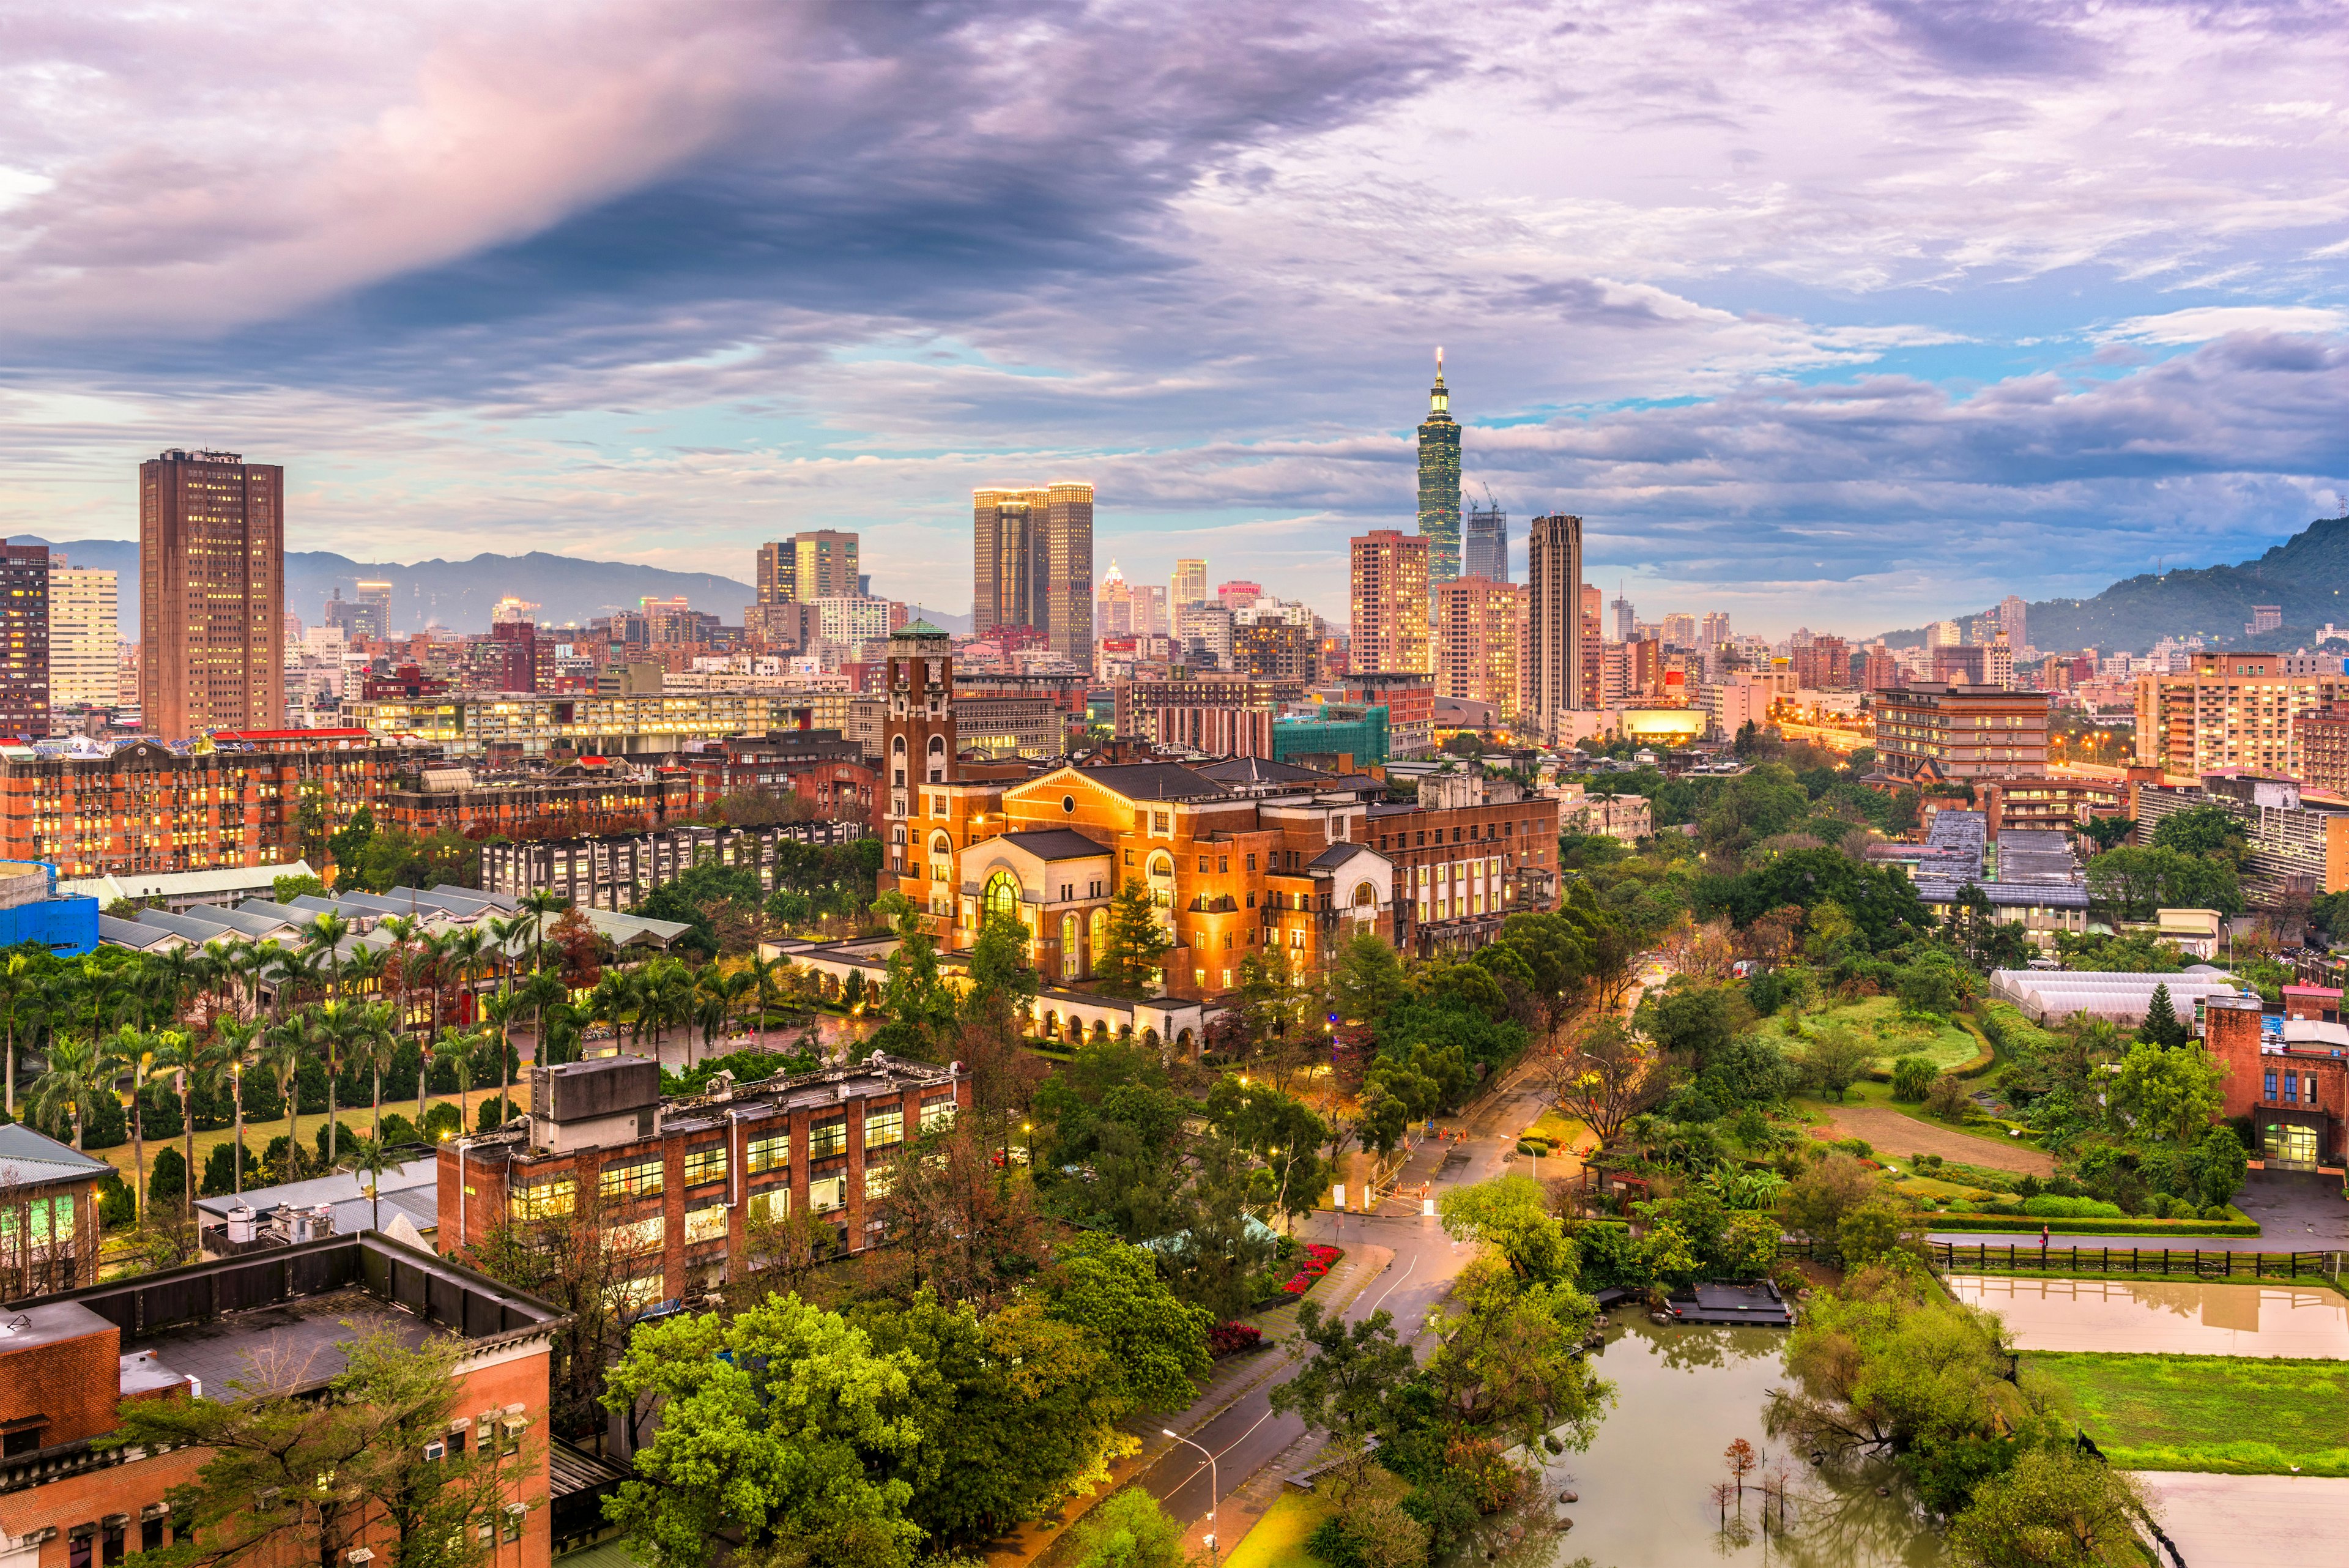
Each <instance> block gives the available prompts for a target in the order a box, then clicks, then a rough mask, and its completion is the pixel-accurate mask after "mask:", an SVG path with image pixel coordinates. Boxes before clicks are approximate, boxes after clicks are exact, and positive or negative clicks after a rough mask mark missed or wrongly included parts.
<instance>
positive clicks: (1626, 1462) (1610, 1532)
mask: <svg viewBox="0 0 2349 1568" xmlns="http://www.w3.org/2000/svg"><path fill="white" fill-rule="evenodd" d="M1784 1348H1785V1333H1784V1331H1781V1330H1772V1329H1761V1328H1709V1327H1696V1326H1686V1327H1683V1326H1677V1325H1672V1326H1667V1325H1661V1324H1650V1323H1647V1322H1644V1321H1640V1322H1632V1323H1626V1324H1618V1325H1617V1326H1616V1327H1614V1328H1611V1329H1609V1331H1608V1335H1607V1348H1606V1349H1605V1351H1604V1352H1602V1353H1601V1355H1600V1363H1599V1373H1600V1375H1601V1376H1605V1377H1606V1378H1608V1379H1609V1381H1611V1382H1613V1383H1614V1384H1615V1385H1616V1386H1617V1388H1618V1390H1619V1400H1618V1403H1617V1404H1616V1406H1615V1407H1614V1409H1612V1410H1611V1411H1609V1414H1608V1417H1607V1419H1606V1422H1605V1423H1604V1424H1603V1425H1602V1426H1601V1427H1600V1428H1599V1436H1598V1438H1597V1439H1596V1440H1594V1441H1593V1442H1592V1444H1591V1446H1590V1449H1589V1451H1588V1453H1581V1454H1572V1453H1569V1454H1566V1455H1563V1456H1561V1457H1560V1458H1558V1459H1555V1460H1553V1461H1551V1462H1550V1464H1549V1465H1548V1466H1547V1470H1546V1472H1545V1477H1544V1480H1545V1485H1546V1487H1547V1497H1548V1498H1550V1499H1553V1500H1554V1499H1556V1498H1557V1494H1558V1493H1559V1492H1560V1491H1561V1490H1570V1491H1573V1492H1575V1493H1576V1494H1578V1501H1574V1502H1571V1503H1562V1504H1557V1506H1556V1507H1555V1508H1553V1509H1551V1510H1550V1511H1551V1512H1554V1513H1558V1514H1563V1515H1564V1516H1566V1517H1568V1518H1570V1519H1572V1520H1573V1521H1574V1528H1573V1529H1572V1530H1571V1531H1569V1532H1566V1533H1565V1534H1563V1535H1551V1534H1548V1533H1547V1532H1545V1531H1544V1530H1543V1529H1542V1528H1541V1527H1542V1524H1543V1523H1544V1522H1545V1518H1544V1517H1541V1516H1537V1518H1536V1519H1535V1520H1534V1521H1533V1524H1532V1528H1531V1529H1529V1530H1527V1531H1526V1532H1525V1533H1524V1534H1522V1535H1520V1536H1519V1537H1518V1538H1517V1539H1516V1541H1514V1542H1510V1541H1507V1540H1506V1539H1496V1540H1488V1541H1485V1542H1478V1543H1477V1545H1476V1546H1475V1547H1474V1548H1473V1549H1472V1553H1471V1554H1472V1556H1473V1557H1474V1559H1475V1560H1476V1561H1479V1562H1481V1561H1484V1560H1485V1553H1486V1552H1487V1551H1494V1552H1497V1555H1496V1556H1495V1558H1494V1561H1496V1562H1502V1563H1516V1564H1520V1565H1522V1568H1568V1565H1572V1564H1588V1568H1652V1565H1661V1564H1671V1563H1700V1562H1707V1561H1711V1562H1717V1563H1754V1564H1761V1563H1782V1564H1785V1568H1940V1565H1942V1564H1945V1563H1948V1561H1949V1556H1948V1553H1947V1552H1946V1551H1945V1549H1944V1547H1943V1544H1942V1541H1941V1537H1940V1533H1939V1532H1937V1531H1936V1530H1935V1529H1934V1528H1933V1526H1932V1524H1931V1522H1930V1521H1929V1520H1928V1519H1927V1518H1926V1516H1925V1513H1924V1511H1922V1510H1921V1509H1920V1508H1919V1507H1918V1506H1917V1505H1916V1504H1915V1502H1914V1501H1911V1499H1910V1496H1909V1492H1908V1490H1906V1488H1905V1487H1904V1486H1903V1484H1902V1481H1901V1478H1900V1476H1899V1473H1898V1471H1897V1470H1896V1469H1894V1467H1893V1466H1892V1464H1891V1462H1890V1461H1889V1459H1866V1460H1859V1461H1855V1462H1853V1463H1850V1464H1829V1465H1826V1466H1818V1467H1814V1466H1813V1465H1811V1464H1810V1463H1809V1462H1808V1459H1807V1458H1806V1456H1803V1455H1798V1454H1792V1453H1789V1452H1787V1451H1786V1450H1785V1449H1784V1448H1782V1447H1780V1446H1779V1445H1777V1444H1775V1443H1773V1442H1771V1441H1770V1440H1769V1439H1768V1438H1766V1437H1765V1436H1764V1432H1763V1430H1762V1411H1763V1407H1764V1404H1765V1403H1766V1401H1767V1398H1768V1395H1769V1391H1770V1390H1771V1389H1772V1388H1773V1387H1775V1386H1778V1385H1779V1384H1781V1383H1783V1382H1784V1381H1785V1370H1784V1368H1783V1366H1781V1364H1780V1360H1779V1356H1780V1354H1781V1352H1782V1351H1783V1349H1784ZM1736 1438H1744V1439H1745V1440H1746V1441H1747V1442H1748V1443H1750V1444H1751V1445H1753V1448H1754V1452H1755V1455H1756V1456H1757V1458H1758V1459H1760V1461H1761V1462H1760V1464H1759V1466H1758V1468H1757V1469H1755V1470H1754V1473H1752V1474H1749V1475H1748V1476H1747V1477H1746V1478H1745V1483H1744V1495H1743V1496H1742V1497H1740V1496H1738V1495H1737V1491H1736V1488H1735V1485H1734V1482H1733V1480H1732V1478H1731V1474H1730V1471H1729V1469H1728V1468H1727V1466H1726V1464H1725V1462H1724V1459H1723V1452H1724V1450H1725V1449H1727V1448H1728V1447H1729V1445H1730V1443H1731V1442H1732V1441H1733V1440H1734V1439H1736ZM1724 1485H1726V1486H1728V1488H1729V1491H1728V1493H1727V1495H1726V1496H1723V1495H1722V1494H1720V1493H1718V1492H1717V1491H1716V1490H1715V1489H1716V1488H1719V1487H1723V1486H1724ZM1879 1488H1881V1489H1883V1495H1880V1496H1879V1495H1878V1489H1879ZM1782 1518H1783V1520H1784V1524H1783V1525H1782V1524H1781V1522H1780V1521H1781V1519H1782ZM1514 1522H1516V1521H1511V1522H1510V1523H1500V1522H1498V1521H1496V1529H1495V1535H1496V1536H1500V1537H1504V1538H1505V1537H1506V1534H1507V1532H1508V1531H1509V1529H1510V1528H1511V1527H1512V1524H1513V1523H1514Z"/></svg>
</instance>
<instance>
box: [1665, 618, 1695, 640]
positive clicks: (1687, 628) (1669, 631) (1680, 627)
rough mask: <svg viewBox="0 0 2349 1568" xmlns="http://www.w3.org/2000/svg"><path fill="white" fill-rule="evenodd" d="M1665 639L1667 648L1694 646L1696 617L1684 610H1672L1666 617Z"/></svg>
mask: <svg viewBox="0 0 2349 1568" xmlns="http://www.w3.org/2000/svg"><path fill="white" fill-rule="evenodd" d="M1663 639H1664V646H1665V647H1667V648H1694V647H1695V646H1696V617H1694V616H1692V615H1690V614H1688V613H1687V612H1686V611H1683V610H1673V611H1671V613H1670V614H1668V615H1666V616H1665V617H1664V624H1663Z"/></svg>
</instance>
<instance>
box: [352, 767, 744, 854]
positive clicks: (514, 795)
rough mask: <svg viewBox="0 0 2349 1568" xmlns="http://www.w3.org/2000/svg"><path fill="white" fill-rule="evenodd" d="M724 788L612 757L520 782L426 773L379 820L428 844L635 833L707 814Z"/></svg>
mask: <svg viewBox="0 0 2349 1568" xmlns="http://www.w3.org/2000/svg"><path fill="white" fill-rule="evenodd" d="M716 785H717V775H716V774H708V773H702V772H700V771H698V770H696V769H692V768H686V767H674V766H673V767H660V768H631V767H628V766H626V765H625V764H623V763H616V762H613V761H612V760H610V759H609V758H605V757H583V758H581V759H580V760H579V761H577V762H574V763H565V764H564V765H562V766H560V767H557V768H552V769H549V770H548V771H546V772H545V773H543V774H527V775H523V776H521V777H515V778H498V777H494V776H492V777H486V778H481V777H476V776H475V774H473V772H472V770H471V769H470V768H463V767H443V768H426V769H424V770H423V771H422V772H421V773H419V774H417V775H415V776H414V778H413V780H412V782H403V783H401V784H397V785H394V786H393V787H390V788H387V789H385V790H383V791H382V792H381V794H380V795H379V797H378V802H377V805H376V820H377V822H378V823H379V824H381V825H383V826H387V827H395V828H398V829H400V830H401V831H403V832H407V833H414V834H419V835H424V836H429V835H431V834H433V833H437V832H439V831H440V829H442V828H444V827H445V828H453V829H455V830H456V831H457V832H459V833H461V834H463V835H464V836H466V837H468V838H489V837H492V836H502V837H508V838H519V837H533V838H543V837H550V836H555V835H558V834H561V835H575V834H581V833H631V832H635V831H636V830H637V829H640V828H649V827H658V826H662V825H663V824H665V823H667V821H668V820H669V819H670V818H672V817H678V816H689V815H693V814H694V813H696V812H698V811H701V810H703V809H705V808H707V807H708V806H709V805H712V804H714V803H715V802H716V800H717V798H718V795H717V788H716Z"/></svg>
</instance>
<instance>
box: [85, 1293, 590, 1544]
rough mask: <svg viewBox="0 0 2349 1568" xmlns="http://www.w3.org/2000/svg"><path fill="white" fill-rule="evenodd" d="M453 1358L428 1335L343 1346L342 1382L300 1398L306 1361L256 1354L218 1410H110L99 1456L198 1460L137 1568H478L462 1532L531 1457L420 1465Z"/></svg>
mask: <svg viewBox="0 0 2349 1568" xmlns="http://www.w3.org/2000/svg"><path fill="white" fill-rule="evenodd" d="M463 1345H464V1342H463V1341H462V1340H461V1339H460V1338H459V1337H458V1336H456V1335H454V1334H442V1335H437V1336H435V1337H433V1338H429V1339H427V1340H426V1341H425V1342H424V1343H423V1344H421V1345H417V1346H415V1347H414V1348H410V1347H409V1346H407V1345H403V1344H402V1343H401V1340H400V1336H399V1335H398V1334H396V1333H394V1332H392V1331H389V1330H383V1331H378V1332H376V1333H371V1334H362V1335H358V1336H357V1337H354V1338H351V1339H347V1340H346V1341H345V1342H344V1343H343V1345H342V1349H343V1352H344V1365H343V1369H342V1370H341V1371H340V1372H338V1373H337V1374H336V1376H334V1377H333V1378H331V1379H329V1380H328V1381H327V1383H326V1386H325V1387H324V1388H323V1389H319V1388H317V1387H316V1386H305V1385H307V1379H308V1366H307V1364H306V1362H305V1361H303V1360H301V1359H299V1358H296V1357H295V1356H294V1355H292V1354H291V1353H290V1352H281V1353H276V1354H275V1355H272V1354H271V1353H267V1352H264V1353H263V1355H262V1357H261V1358H260V1359H259V1360H258V1361H257V1363H256V1365H255V1366H253V1367H252V1368H251V1369H250V1370H248V1371H247V1372H246V1373H245V1374H244V1375H243V1376H241V1377H236V1378H232V1379H230V1380H229V1381H228V1382H227V1384H226V1386H225V1389H224V1392H225V1393H227V1394H228V1395H229V1396H230V1397H229V1398H227V1399H225V1400H223V1399H221V1398H217V1397H214V1398H202V1399H137V1400H125V1401H124V1402H123V1403H122V1405H121V1407H120V1408H119V1412H118V1414H117V1417H116V1420H117V1428H116V1430H115V1431H114V1432H113V1433H112V1434H110V1435H109V1437H107V1438H104V1439H102V1441H103V1442H104V1443H105V1444H106V1445H108V1446H109V1447H115V1446H119V1447H128V1448H132V1449H146V1450H148V1451H149V1452H157V1451H161V1450H166V1449H196V1450H199V1451H201V1452H202V1453H203V1455H204V1459H203V1463H202V1468H201V1469H199V1470H198V1471H197V1472H196V1478H195V1480H193V1481H191V1482H189V1483H187V1484H184V1485H181V1486H175V1487H173V1488H171V1492H170V1494H169V1498H170V1502H171V1519H172V1521H173V1529H174V1532H175V1533H176V1534H177V1535H178V1536H179V1539H178V1540H177V1541H176V1542H174V1543H173V1544H172V1545H171V1546H170V1547H168V1548H165V1549H163V1551H161V1552H153V1553H146V1554H143V1555H144V1556H146V1557H147V1558H149V1559H150V1560H152V1561H157V1562H164V1563H174V1564H178V1565H181V1568H226V1565H228V1564H233V1563H255V1562H260V1563H268V1562H289V1563H294V1562H303V1561H307V1562H309V1563H316V1564H318V1565H319V1568H327V1565H329V1564H335V1563H341V1562H342V1561H343V1560H344V1557H345V1554H346V1552H347V1551H348V1549H350V1548H352V1547H355V1546H357V1545H358V1544H359V1543H360V1542H362V1541H365V1540H372V1542H373V1543H374V1544H375V1546H376V1547H377V1551H378V1556H379V1557H381V1556H384V1555H388V1558H389V1561H390V1563H391V1564H392V1565H393V1568H471V1564H474V1563H481V1562H483V1561H485V1560H486V1559H487V1558H488V1557H489V1555H490V1550H489V1543H488V1542H483V1541H482V1540H481V1537H480V1535H479V1533H478V1532H476V1531H475V1529H474V1528H473V1527H474V1525H475V1523H476V1522H477V1521H479V1520H481V1518H484V1517H488V1516H489V1515H490V1514H491V1511H492V1509H494V1508H495V1507H496V1506H497V1505H498V1503H499V1502H500V1501H502V1498H503V1497H504V1495H505V1494H506V1489H507V1487H508V1486H509V1485H510V1484H511V1483H512V1482H515V1481H519V1480H522V1479H523V1477H525V1476H527V1475H528V1474H529V1473H530V1469H531V1461H532V1459H533V1457H534V1456H533V1453H531V1452H526V1451H524V1445H523V1443H520V1442H517V1443H516V1444H515V1446H514V1447H513V1448H512V1449H508V1448H506V1447H505V1445H503V1444H502V1443H496V1442H492V1443H485V1444H481V1445H478V1446H469V1447H468V1448H467V1449H466V1450H464V1451H462V1452H460V1453H454V1454H450V1455H448V1456H446V1457H444V1458H442V1459H427V1458H425V1454H424V1445H425V1444H426V1442H427V1441H429V1440H430V1439H433V1438H440V1437H444V1436H446V1435H447V1433H448V1430H449V1421H450V1412H451V1408H452V1407H453V1406H454V1405H455V1403H456V1396H457V1391H458V1387H459V1383H458V1380H457V1378H456V1376H455V1372H456V1367H457V1365H458V1363H459V1361H460V1359H461V1357H462V1355H463ZM321 1393H323V1394H324V1395H325V1396H326V1397H319V1395H320V1394H321ZM540 1453H541V1454H543V1450H541V1451H540ZM537 1464H538V1468H539V1469H540V1471H541V1473H542V1474H543V1471H544V1467H545V1460H544V1459H543V1457H538V1458H537ZM256 1501H263V1503H264V1505H263V1506H255V1504H256ZM387 1535H388V1536H389V1538H390V1542H391V1546H390V1550H389V1552H388V1554H387V1553H386V1552H385V1551H384V1545H385V1542H384V1537H385V1536H387Z"/></svg>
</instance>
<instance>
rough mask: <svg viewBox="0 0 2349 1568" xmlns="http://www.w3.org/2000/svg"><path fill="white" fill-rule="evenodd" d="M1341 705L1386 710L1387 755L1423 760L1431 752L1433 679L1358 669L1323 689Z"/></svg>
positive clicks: (1433, 743)
mask: <svg viewBox="0 0 2349 1568" xmlns="http://www.w3.org/2000/svg"><path fill="white" fill-rule="evenodd" d="M1323 690H1324V691H1332V690H1334V691H1335V692H1336V693H1337V699H1336V700H1337V701H1341V702H1361V703H1374V704H1376V705H1377V706H1379V707H1381V708H1384V709H1385V710H1386V711H1387V744H1388V748H1389V754H1390V755H1392V756H1397V757H1423V756H1426V755H1428V754H1429V753H1432V752H1433V751H1434V750H1435V677H1434V676H1433V675H1420V674H1413V673H1410V672H1407V671H1403V670H1373V669H1370V668H1367V667H1363V668H1358V669H1357V670H1354V671H1353V672H1351V673H1350V674H1348V675H1346V676H1345V677H1344V678H1343V679H1341V680H1337V681H1335V682H1333V683H1331V685H1330V686H1328V687H1324V688H1323Z"/></svg>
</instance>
